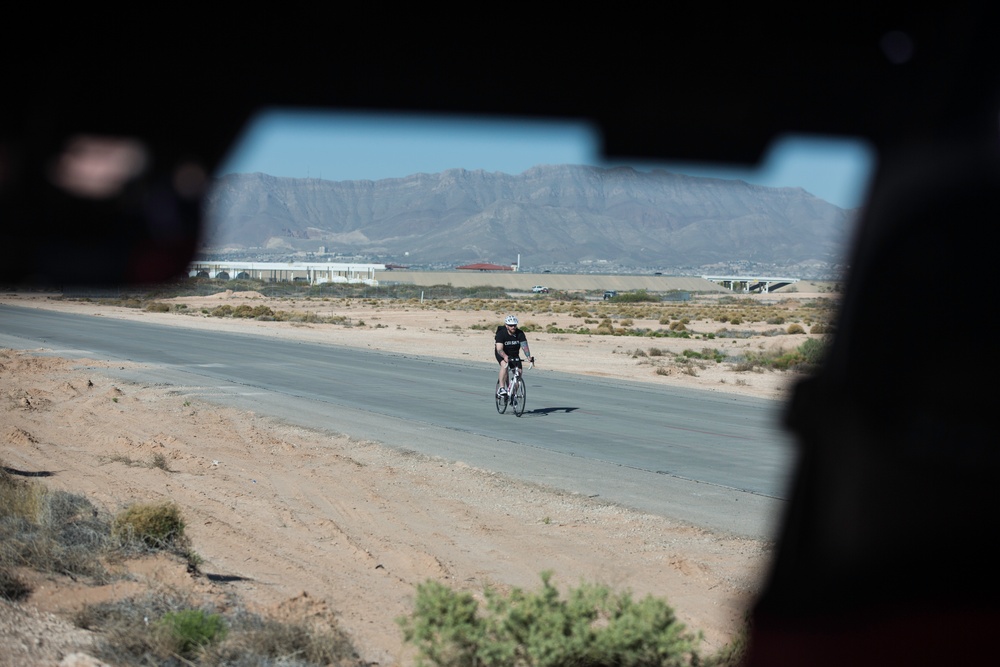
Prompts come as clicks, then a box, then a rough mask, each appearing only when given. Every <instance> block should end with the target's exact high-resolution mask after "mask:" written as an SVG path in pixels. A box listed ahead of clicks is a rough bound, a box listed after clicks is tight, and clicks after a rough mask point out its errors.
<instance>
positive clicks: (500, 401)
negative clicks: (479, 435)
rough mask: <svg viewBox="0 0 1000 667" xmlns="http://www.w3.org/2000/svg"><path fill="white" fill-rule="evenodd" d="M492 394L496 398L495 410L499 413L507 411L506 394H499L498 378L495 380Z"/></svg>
mask: <svg viewBox="0 0 1000 667" xmlns="http://www.w3.org/2000/svg"><path fill="white" fill-rule="evenodd" d="M493 396H494V398H496V399H497V412H499V413H500V414H503V413H505V412H507V395H506V394H504V395H503V396H501V395H500V380H497V388H496V389H495V390H494V391H493Z"/></svg>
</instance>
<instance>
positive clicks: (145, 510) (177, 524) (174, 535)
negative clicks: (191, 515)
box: [111, 503, 187, 549]
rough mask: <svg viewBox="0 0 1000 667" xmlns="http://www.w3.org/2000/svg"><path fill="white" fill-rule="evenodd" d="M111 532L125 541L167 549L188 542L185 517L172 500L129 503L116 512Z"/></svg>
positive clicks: (121, 540)
mask: <svg viewBox="0 0 1000 667" xmlns="http://www.w3.org/2000/svg"><path fill="white" fill-rule="evenodd" d="M111 532H112V535H113V536H114V537H115V538H117V539H118V540H119V542H121V543H122V544H124V545H128V544H132V545H136V546H139V545H143V546H145V547H149V548H154V549H169V548H171V547H183V546H185V545H186V543H187V538H186V537H185V535H184V521H183V519H182V518H181V513H180V510H179V509H178V507H177V506H176V505H174V504H173V503H155V504H142V503H140V504H136V505H131V506H129V507H127V508H125V509H124V510H122V511H121V512H119V513H118V514H117V515H116V516H115V518H114V521H113V522H112V525H111Z"/></svg>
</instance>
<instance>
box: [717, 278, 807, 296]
mask: <svg viewBox="0 0 1000 667" xmlns="http://www.w3.org/2000/svg"><path fill="white" fill-rule="evenodd" d="M702 278H704V279H705V280H711V281H712V282H713V283H718V284H720V285H722V286H723V287H725V288H726V289H729V290H732V291H734V292H748V293H749V292H760V293H761V294H767V293H768V292H770V291H771V290H776V289H781V288H782V287H785V286H787V285H791V284H792V283H797V282H799V278H755V277H750V276H702Z"/></svg>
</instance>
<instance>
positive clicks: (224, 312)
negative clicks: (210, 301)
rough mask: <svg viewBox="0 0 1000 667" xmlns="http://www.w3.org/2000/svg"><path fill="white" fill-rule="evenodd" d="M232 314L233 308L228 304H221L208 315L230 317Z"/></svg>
mask: <svg viewBox="0 0 1000 667" xmlns="http://www.w3.org/2000/svg"><path fill="white" fill-rule="evenodd" d="M232 314H233V307H232V306H230V305H229V304H228V303H225V304H222V305H221V306H216V307H215V308H213V309H212V310H211V311H209V315H211V316H212V317H231V316H232Z"/></svg>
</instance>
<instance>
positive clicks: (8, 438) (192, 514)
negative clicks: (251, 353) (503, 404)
mask: <svg viewBox="0 0 1000 667" xmlns="http://www.w3.org/2000/svg"><path fill="white" fill-rule="evenodd" d="M800 298H807V297H805V296H803V295H800ZM166 302H167V303H170V304H171V306H172V307H175V306H176V304H178V303H183V304H184V305H185V306H186V308H185V309H184V310H183V311H181V312H178V311H176V309H175V310H174V312H168V313H153V312H147V311H143V310H139V309H134V308H122V307H113V306H108V305H101V304H97V303H91V302H81V301H72V300H65V299H59V298H53V297H52V296H46V295H29V294H6V295H2V296H0V303H7V304H12V305H18V306H27V307H40V308H52V309H58V310H67V311H75V312H85V313H89V314H92V315H95V316H100V317H109V318H119V317H120V318H132V319H139V320H143V321H149V322H158V323H165V324H171V325H175V326H189V327H204V328H215V329H231V330H240V331H247V330H250V331H254V332H255V333H259V334H261V335H265V336H276V337H294V338H300V339H305V340H311V341H317V342H323V343H327V344H331V345H349V346H357V347H363V348H371V349H380V350H390V351H406V352H408V353H411V354H427V355H434V356H438V357H451V358H458V359H490V358H491V356H490V355H491V354H492V352H491V349H492V332H491V331H489V330H486V329H476V328H472V327H476V326H483V325H491V324H495V323H496V322H499V321H500V320H501V319H502V316H503V314H504V313H496V312H492V311H490V312H485V311H482V310H450V309H449V310H443V309H438V308H434V307H430V306H425V305H424V304H408V305H400V306H395V307H389V306H384V305H378V304H374V303H347V302H344V301H336V302H330V303H321V302H320V303H317V302H310V301H308V300H300V301H298V302H288V301H287V300H286V301H282V302H280V303H270V305H271V306H272V307H273V308H274V309H275V310H278V309H281V310H286V311H296V312H299V311H301V312H312V313H316V314H318V315H322V316H323V317H329V316H331V315H335V316H339V317H341V318H342V321H341V323H339V324H332V323H322V324H321V323H310V322H308V321H302V322H264V321H257V320H234V319H223V318H219V317H210V316H208V315H207V314H206V311H209V310H210V309H211V308H213V307H214V306H216V305H219V304H223V303H229V304H232V305H234V306H235V305H238V304H239V303H251V304H253V305H259V304H264V303H269V302H268V300H267V299H264V297H261V296H260V295H259V294H257V293H255V292H242V293H231V292H229V293H221V294H218V295H214V296H211V297H187V298H182V299H174V300H167V301H166ZM518 315H519V316H520V317H521V321H522V323H526V322H533V323H535V324H537V325H540V326H541V327H543V328H544V327H545V326H547V325H550V324H558V325H559V326H563V325H565V324H566V323H567V318H568V316H567V315H562V314H555V313H551V312H524V313H518ZM642 324H643V323H641V322H638V321H637V322H635V326H641V325H642ZM650 325H651V326H653V327H654V328H655V327H656V326H659V325H657V324H656V323H650ZM690 328H691V329H692V330H694V331H697V330H698V329H699V323H698V322H694V323H691V325H690ZM716 328H718V325H717V324H716V323H709V322H705V323H704V324H703V330H704V331H709V330H714V329H716ZM0 332H2V322H0ZM786 338H787V339H788V340H783V339H786ZM802 339H803V336H802V335H798V336H787V337H786V336H768V337H754V338H750V339H744V340H739V341H735V342H734V341H714V342H713V346H715V347H720V346H722V345H726V346H733V347H736V346H747V347H754V348H763V347H773V346H785V347H787V348H789V349H790V348H793V347H795V345H797V344H798V343H799V342H801V340H802ZM529 340H530V342H531V349H532V353H533V354H535V355H536V357H537V359H538V363H537V365H536V367H535V368H534V369H532V370H531V371H529V372H533V373H550V372H572V373H582V374H595V375H604V376H610V377H619V378H627V379H630V380H639V381H646V382H656V383H664V384H671V385H674V386H687V387H697V388H701V389H706V390H710V391H723V392H733V393H739V394H745V395H753V396H760V397H768V398H778V399H780V398H782V397H783V396H784V395H785V393H786V392H787V391H788V388H789V387H790V383H791V382H792V381H793V380H794V378H795V376H794V375H790V374H783V373H776V372H765V373H754V372H744V373H737V372H735V371H734V370H733V369H732V368H731V367H728V365H727V364H710V365H705V366H704V367H703V368H702V367H698V368H697V369H696V371H695V372H689V371H690V369H689V371H683V370H679V369H678V368H677V367H674V366H670V365H669V364H668V363H667V362H666V361H665V360H664V359H665V357H661V356H660V355H659V354H655V355H648V354H646V355H643V354H636V351H637V350H648V349H649V348H650V347H651V346H652V345H655V346H656V347H657V348H660V349H662V350H670V351H676V352H680V351H682V350H684V349H700V347H701V345H702V343H700V342H697V341H692V340H685V339H656V342H655V343H650V342H649V340H645V341H644V340H643V339H636V338H634V337H626V336H581V335H574V334H547V333H541V332H536V333H531V334H529ZM45 352H46V350H43V349H42V350H25V351H22V350H12V349H2V348H0V401H2V408H0V410H2V412H0V414H2V415H3V416H2V419H0V464H2V465H3V466H5V467H7V468H8V469H10V470H12V471H16V472H19V473H22V474H31V475H35V476H40V475H44V477H41V478H40V480H41V481H42V482H43V483H44V484H46V485H48V486H50V487H52V488H57V489H63V490H67V491H71V492H74V493H83V494H86V496H87V497H88V498H90V499H91V500H92V501H93V502H94V503H95V504H97V505H99V506H101V507H104V508H106V509H108V510H109V511H112V512H113V511H116V510H118V509H121V508H123V507H125V506H127V505H129V504H132V503H135V502H140V501H142V502H146V501H159V500H172V501H174V502H176V503H177V504H178V505H179V506H180V507H181V508H182V511H183V514H184V517H185V519H186V521H187V532H188V534H189V536H190V537H191V540H192V546H193V548H194V550H195V551H196V552H197V554H198V555H199V556H200V557H201V558H203V559H204V563H203V565H202V567H201V570H202V573H203V575H202V576H200V577H192V576H191V575H188V574H187V573H186V572H184V571H183V568H182V567H179V566H176V565H171V566H167V565H164V564H163V563H159V564H156V565H155V566H148V565H147V566H146V567H139V566H138V564H137V566H136V569H137V573H136V574H135V580H136V582H138V584H135V585H147V586H148V585H154V586H156V585H169V586H179V587H186V588H190V589H192V590H195V591H201V592H204V593H206V594H209V593H212V592H214V593H216V594H217V593H219V592H220V591H228V592H233V593H235V594H237V595H238V596H239V597H240V598H241V599H242V600H244V601H245V602H246V603H247V604H248V605H250V606H252V607H253V608H255V609H258V610H260V611H263V612H265V613H274V614H278V615H291V616H301V615H311V616H314V617H320V618H323V619H326V620H327V621H328V622H329V623H336V624H338V625H339V626H340V627H341V628H343V629H344V630H346V631H347V632H348V633H349V634H350V635H351V636H352V637H353V639H354V642H355V645H356V646H357V648H358V650H359V652H360V653H361V654H362V656H363V657H364V658H365V659H366V660H369V661H371V662H372V663H375V664H379V665H410V664H412V663H413V658H414V653H413V651H412V648H411V647H409V646H407V645H405V644H404V643H403V641H402V637H401V633H400V631H399V628H398V625H397V624H396V622H395V619H396V618H398V617H400V616H402V615H405V614H407V613H408V612H410V611H411V609H412V602H413V596H414V589H415V586H416V585H417V584H418V583H421V582H423V581H425V580H427V579H435V580H438V581H442V582H445V583H447V584H448V585H450V586H453V587H456V588H458V589H462V590H468V591H470V592H473V593H474V594H477V595H478V594H480V593H481V591H482V589H483V587H484V586H486V585H491V586H494V587H498V588H500V589H509V588H510V587H515V586H516V587H521V588H525V589H533V588H536V587H538V585H539V584H540V573H541V572H542V571H543V570H552V571H553V572H554V573H555V577H554V582H555V583H556V584H557V585H559V586H560V587H570V586H576V585H578V584H579V583H580V582H581V581H587V582H597V583H604V584H607V585H609V586H611V587H613V588H614V589H616V590H624V589H629V590H631V591H632V592H633V593H634V594H635V595H636V596H637V597H642V596H645V595H646V594H652V595H655V596H658V597H664V598H666V599H667V601H668V602H669V603H670V604H671V605H672V606H673V607H674V609H675V610H676V612H677V614H678V617H679V618H680V619H681V620H682V621H683V622H684V623H685V624H686V625H687V626H688V628H690V629H692V630H697V631H701V632H702V633H703V634H704V643H703V645H702V651H703V653H711V652H712V651H714V650H716V649H718V648H719V647H721V646H723V645H724V644H725V643H726V642H727V641H728V640H729V639H730V638H731V637H732V636H733V634H734V633H735V632H736V631H737V630H738V628H739V627H740V624H741V620H742V618H743V614H744V610H745V608H746V605H747V603H748V601H749V600H751V599H752V596H753V594H754V592H755V591H756V590H757V588H758V586H759V582H760V578H761V576H762V572H763V571H764V569H765V568H766V565H767V559H768V555H769V553H770V549H771V545H769V544H767V543H765V542H758V541H754V540H749V539H743V538H738V537H734V536H728V535H720V534H713V533H711V532H708V531H706V530H703V529H700V528H697V527H693V526H689V525H685V524H683V523H681V522H679V521H676V520H673V519H671V518H669V517H661V516H652V515H648V514H643V513H640V512H636V511H632V510H629V509H627V508H622V507H618V506H612V505H608V504H605V503H602V502H599V501H597V500H594V499H588V498H584V497H580V496H576V495H572V494H567V493H563V492H560V491H558V490H552V489H546V488H541V487H537V486H531V485H526V484H522V483H518V482H516V481H513V480H510V479H507V478H504V477H502V476H500V475H497V474H495V473H492V472H490V471H488V470H479V469H475V468H472V467H470V466H468V465H466V464H464V463H463V462H462V461H449V460H439V459H432V458H427V457H424V456H421V455H416V454H412V453H406V452H405V451H401V450H399V449H396V448H389V447H386V446H383V445H382V444H380V443H376V442H366V441H359V440H357V439H354V438H352V437H350V434H344V435H343V436H340V437H329V436H323V435H320V434H317V433H313V432H310V431H307V430H304V429H300V428H296V427H292V426H288V425H286V424H281V423H277V422H274V421H270V420H268V419H265V418H262V417H260V416H258V415H256V414H254V413H252V412H242V411H236V410H232V409H226V408H221V407H217V406H213V405H209V404H206V403H204V402H201V401H198V400H194V399H192V398H190V397H185V396H183V395H180V394H179V393H178V392H176V391H174V390H173V389H172V388H171V387H169V386H138V385H129V384H123V383H121V382H120V381H112V380H111V379H109V376H106V375H105V374H104V372H103V371H104V369H106V368H109V367H117V366H121V362H118V361H116V360H113V359H107V360H94V359H74V358H61V357H57V356H51V355H46V354H44V353H45ZM667 356H669V355H667ZM595 359H597V360H599V362H600V363H598V364H596V365H595V363H594V360H595ZM661 367H662V368H663V369H664V370H657V369H659V368H661ZM158 456H160V457H164V458H165V459H166V461H167V466H166V468H167V469H163V467H155V466H153V465H152V464H151V462H152V461H153V460H154V458H155V457H158ZM205 575H212V576H211V577H208V576H205ZM36 579H37V580H36V581H35V590H34V592H33V593H32V595H31V597H30V598H29V599H28V600H27V601H25V602H24V603H22V604H20V605H18V607H19V608H20V611H18V610H14V609H12V608H11V607H10V605H2V606H0V655H3V654H5V653H7V654H9V655H18V656H21V657H23V658H24V660H23V661H21V662H19V663H18V664H58V662H57V661H56V659H62V658H63V656H64V655H66V654H68V653H70V651H71V649H72V648H73V647H74V646H79V645H80V642H81V641H82V640H81V639H80V637H79V636H78V634H79V633H71V632H70V630H69V629H68V628H67V630H66V632H67V637H69V636H72V637H73V639H72V641H71V640H70V639H67V640H66V642H65V643H64V644H60V643H59V642H58V641H55V640H54V639H51V638H52V637H53V636H54V635H53V634H52V633H51V631H48V635H47V636H48V637H50V639H48V640H46V641H47V643H46V642H45V641H43V642H39V641H38V640H37V638H32V637H31V636H30V631H29V630H28V628H30V627H33V626H32V625H31V624H30V623H28V622H27V620H26V619H27V616H25V615H24V614H28V613H30V614H34V615H39V614H43V615H44V614H49V613H51V614H54V615H55V616H54V617H46V618H47V620H46V622H47V623H52V622H55V621H56V620H57V619H61V618H66V617H68V615H69V614H71V613H72V612H73V611H74V610H76V609H78V608H79V607H80V606H81V605H83V604H85V603H87V602H92V601H95V600H101V599H106V598H108V597H111V596H121V595H124V594H127V593H128V592H129V591H132V590H133V584H129V585H126V584H124V583H119V584H115V585H111V586H108V587H103V588H100V587H97V588H95V587H91V586H86V585H84V584H82V583H74V582H72V581H70V580H68V579H62V578H58V577H54V576H49V577H40V578H36ZM15 613H17V614H21V615H19V616H17V617H16V618H17V622H16V623H14V622H13V621H11V622H4V621H3V619H4V618H9V617H10V615H11V614H15ZM15 626H16V628H17V629H15ZM26 633H27V634H26ZM31 659H36V660H37V662H35V663H32V662H31ZM2 662H3V659H2V658H0V663H2ZM65 664H69V663H68V662H67V663H65Z"/></svg>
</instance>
